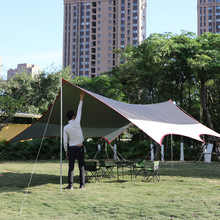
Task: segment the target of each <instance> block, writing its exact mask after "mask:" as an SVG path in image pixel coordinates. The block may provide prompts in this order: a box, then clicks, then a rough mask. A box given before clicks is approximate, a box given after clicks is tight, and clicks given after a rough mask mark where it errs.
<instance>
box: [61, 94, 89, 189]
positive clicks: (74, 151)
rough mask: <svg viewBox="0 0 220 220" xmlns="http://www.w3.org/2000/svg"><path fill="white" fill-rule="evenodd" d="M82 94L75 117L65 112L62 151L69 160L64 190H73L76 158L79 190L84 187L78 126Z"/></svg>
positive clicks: (82, 147)
mask: <svg viewBox="0 0 220 220" xmlns="http://www.w3.org/2000/svg"><path fill="white" fill-rule="evenodd" d="M84 94H85V93H84V92H81V93H80V102H79V105H78V110H77V115H76V114H75V113H74V111H72V110H70V111H68V112H67V119H68V124H67V125H66V126H64V129H63V139H64V141H63V143H64V150H65V152H66V157H67V158H68V159H69V171H68V186H67V187H65V188H64V189H67V190H73V178H74V163H75V159H76V158H77V160H78V165H79V172H80V186H79V188H80V189H82V188H84V187H85V170H84V164H85V162H84V146H83V141H84V137H83V132H82V128H81V125H80V120H81V115H82V106H83V98H84Z"/></svg>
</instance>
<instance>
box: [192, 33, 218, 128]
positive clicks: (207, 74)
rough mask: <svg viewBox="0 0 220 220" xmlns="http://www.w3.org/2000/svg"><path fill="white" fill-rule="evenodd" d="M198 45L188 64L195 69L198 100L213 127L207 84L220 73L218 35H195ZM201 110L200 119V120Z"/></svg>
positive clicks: (210, 125) (209, 124) (208, 122)
mask: <svg viewBox="0 0 220 220" xmlns="http://www.w3.org/2000/svg"><path fill="white" fill-rule="evenodd" d="M197 42H198V46H197V48H196V53H195V56H194V57H193V58H189V59H188V63H189V65H191V67H192V69H194V70H195V71H196V73H195V76H196V80H197V82H199V83H200V88H199V89H200V100H201V106H202V110H203V112H204V113H205V119H206V121H207V124H208V126H209V127H210V128H212V129H214V127H213V123H212V119H211V114H210V111H209V107H208V105H207V103H208V100H207V86H208V83H209V82H210V80H214V79H216V78H217V76H218V75H219V73H220V35H219V34H212V33H204V34H202V35H200V36H198V37H197ZM202 116H203V114H202V112H201V117H200V121H201V120H202Z"/></svg>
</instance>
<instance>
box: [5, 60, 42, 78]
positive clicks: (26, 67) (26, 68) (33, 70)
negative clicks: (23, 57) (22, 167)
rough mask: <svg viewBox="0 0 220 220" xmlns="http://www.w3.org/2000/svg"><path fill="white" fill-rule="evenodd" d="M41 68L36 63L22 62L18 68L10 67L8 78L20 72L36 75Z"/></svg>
mask: <svg viewBox="0 0 220 220" xmlns="http://www.w3.org/2000/svg"><path fill="white" fill-rule="evenodd" d="M40 71H41V70H40V69H39V67H38V66H37V65H35V64H28V63H22V64H18V65H17V68H16V69H9V70H8V71H7V80H9V79H10V78H11V77H13V76H15V75H16V74H18V73H22V72H26V73H27V74H29V75H31V77H34V76H35V75H36V74H39V73H40Z"/></svg>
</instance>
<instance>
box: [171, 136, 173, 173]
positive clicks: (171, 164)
mask: <svg viewBox="0 0 220 220" xmlns="http://www.w3.org/2000/svg"><path fill="white" fill-rule="evenodd" d="M171 170H172V173H173V135H172V134H171Z"/></svg>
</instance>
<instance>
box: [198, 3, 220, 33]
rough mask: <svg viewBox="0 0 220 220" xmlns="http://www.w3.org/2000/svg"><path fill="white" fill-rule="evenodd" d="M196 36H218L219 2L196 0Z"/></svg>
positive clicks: (219, 22)
mask: <svg viewBox="0 0 220 220" xmlns="http://www.w3.org/2000/svg"><path fill="white" fill-rule="evenodd" d="M197 15H198V35H201V34H202V33H204V32H211V33H218V34H220V0H198V13H197Z"/></svg>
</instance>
